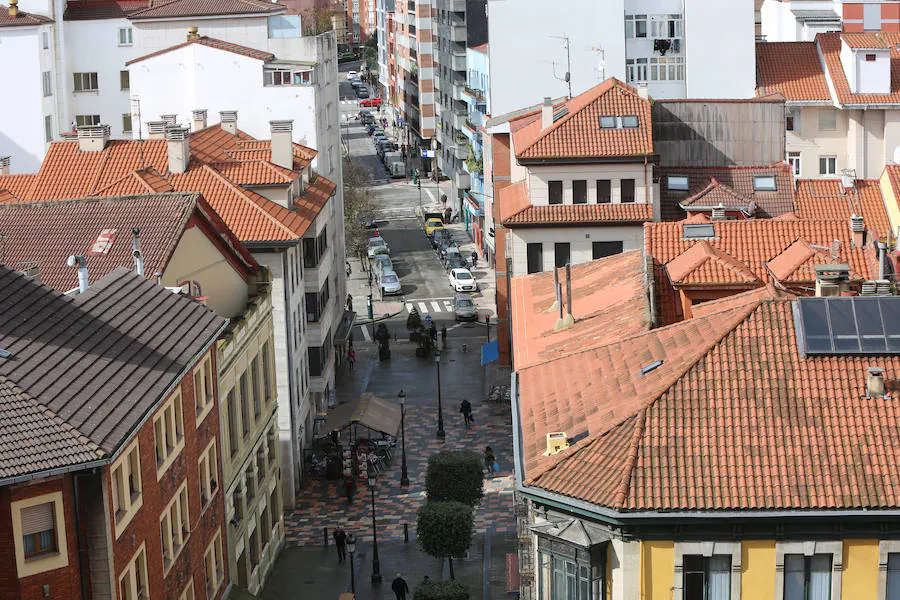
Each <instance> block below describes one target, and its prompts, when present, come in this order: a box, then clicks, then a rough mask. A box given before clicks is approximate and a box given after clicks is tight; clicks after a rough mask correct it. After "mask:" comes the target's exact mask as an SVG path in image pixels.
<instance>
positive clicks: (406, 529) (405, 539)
mask: <svg viewBox="0 0 900 600" xmlns="http://www.w3.org/2000/svg"><path fill="white" fill-rule="evenodd" d="M408 542H409V523H404V524H403V543H404V544H406V543H408Z"/></svg>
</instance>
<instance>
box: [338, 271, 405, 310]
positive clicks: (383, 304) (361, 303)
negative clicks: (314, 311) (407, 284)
mask: <svg viewBox="0 0 900 600" xmlns="http://www.w3.org/2000/svg"><path fill="white" fill-rule="evenodd" d="M347 260H348V261H349V262H350V268H351V273H350V277H348V278H347V293H348V294H350V295H351V296H353V310H355V311H356V321H355V323H354V324H355V325H366V324H368V323H373V322H376V321H380V320H382V319H388V318H390V317H392V316H394V315H396V314H397V313H399V312H401V311H402V310H403V303H402V302H401V301H400V297H399V296H397V297H394V298H387V299H385V300H382V299H381V294H379V293H378V288H377V287H376V286H375V282H374V280H373V282H372V285H369V272H368V271H363V269H362V264H361V263H360V259H358V258H352V257H351V258H348V259H347ZM366 268H368V265H366ZM369 294H372V319H369V313H368V310H367V307H366V298H367V297H368V295H369ZM346 300H347V299H346V298H344V306H345V307H346Z"/></svg>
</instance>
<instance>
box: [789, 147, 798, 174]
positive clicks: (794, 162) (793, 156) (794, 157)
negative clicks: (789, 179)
mask: <svg viewBox="0 0 900 600" xmlns="http://www.w3.org/2000/svg"><path fill="white" fill-rule="evenodd" d="M787 161H788V164H789V165H791V172H792V173H793V174H794V177H800V153H799V152H788V155H787Z"/></svg>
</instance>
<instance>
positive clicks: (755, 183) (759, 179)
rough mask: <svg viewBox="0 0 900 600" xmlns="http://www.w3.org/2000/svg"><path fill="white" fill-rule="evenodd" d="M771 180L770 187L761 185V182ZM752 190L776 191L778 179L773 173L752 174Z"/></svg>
mask: <svg viewBox="0 0 900 600" xmlns="http://www.w3.org/2000/svg"><path fill="white" fill-rule="evenodd" d="M769 180H771V181H772V185H771V187H770V186H768V185H763V186H761V185H760V184H761V183H762V182H768V181H769ZM753 191H754V192H777V191H778V181H777V179H776V178H775V176H774V175H765V174H761V175H754V176H753Z"/></svg>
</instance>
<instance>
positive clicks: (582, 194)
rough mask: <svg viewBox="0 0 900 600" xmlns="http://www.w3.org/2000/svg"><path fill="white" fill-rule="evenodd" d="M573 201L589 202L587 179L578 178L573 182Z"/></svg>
mask: <svg viewBox="0 0 900 600" xmlns="http://www.w3.org/2000/svg"><path fill="white" fill-rule="evenodd" d="M572 203H573V204H587V179H576V180H575V181H573V182H572Z"/></svg>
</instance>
